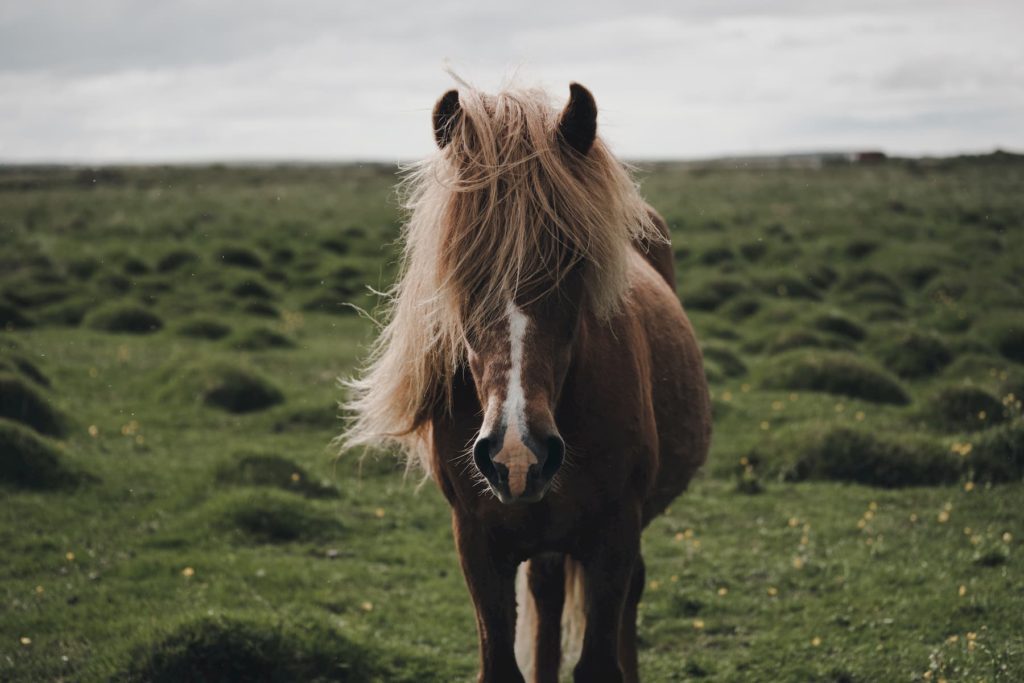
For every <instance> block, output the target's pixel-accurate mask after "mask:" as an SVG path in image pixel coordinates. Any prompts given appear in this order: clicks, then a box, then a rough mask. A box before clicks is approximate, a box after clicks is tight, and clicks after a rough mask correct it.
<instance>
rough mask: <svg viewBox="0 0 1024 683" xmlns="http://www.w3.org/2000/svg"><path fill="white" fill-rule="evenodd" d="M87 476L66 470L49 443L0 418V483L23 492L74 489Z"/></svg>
mask: <svg viewBox="0 0 1024 683" xmlns="http://www.w3.org/2000/svg"><path fill="white" fill-rule="evenodd" d="M86 479H87V477H86V476H85V475H84V474H83V473H81V472H79V471H77V470H76V469H74V468H72V467H69V466H68V465H67V464H66V462H65V459H64V456H63V455H62V453H61V452H60V450H58V448H57V446H56V445H55V444H53V443H52V442H51V441H49V440H47V439H45V438H43V437H41V436H39V435H38V434H36V433H35V432H34V431H32V430H31V429H28V428H27V427H25V426H23V425H21V424H18V423H16V422H12V421H10V420H7V419H3V418H0V482H2V483H3V484H5V485H11V486H14V487H17V488H24V489H40V490H48V489H58V488H68V487H73V486H75V485H76V484H79V483H81V482H83V481H85V480H86Z"/></svg>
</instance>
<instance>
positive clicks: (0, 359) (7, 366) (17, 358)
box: [0, 349, 50, 387]
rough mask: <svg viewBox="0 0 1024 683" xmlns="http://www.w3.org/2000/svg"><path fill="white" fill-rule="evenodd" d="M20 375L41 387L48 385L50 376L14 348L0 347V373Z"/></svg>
mask: <svg viewBox="0 0 1024 683" xmlns="http://www.w3.org/2000/svg"><path fill="white" fill-rule="evenodd" d="M3 372H7V373H11V374H16V375H21V376H22V377H25V378H27V379H30V380H32V381H33V382H35V383H36V384H38V385H39V386H41V387H49V386H50V378H49V377H47V376H46V374H45V373H44V372H43V371H42V370H40V369H39V368H38V367H37V366H36V364H35V363H33V362H32V361H30V360H29V359H28V358H26V357H25V356H23V355H22V354H20V353H18V352H17V351H15V350H9V351H8V350H5V349H0V373H3Z"/></svg>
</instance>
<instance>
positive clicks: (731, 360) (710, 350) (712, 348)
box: [702, 344, 747, 377]
mask: <svg viewBox="0 0 1024 683" xmlns="http://www.w3.org/2000/svg"><path fill="white" fill-rule="evenodd" d="M702 350H703V354H704V361H705V362H711V363H714V364H715V365H717V366H718V368H719V369H720V370H721V372H722V374H723V375H724V376H725V377H739V376H740V375H745V374H746V373H747V365H746V363H744V362H743V361H742V360H740V357H739V356H738V355H737V354H736V352H734V351H733V350H732V349H730V348H729V347H727V346H722V345H719V344H706V345H704V348H703V349H702Z"/></svg>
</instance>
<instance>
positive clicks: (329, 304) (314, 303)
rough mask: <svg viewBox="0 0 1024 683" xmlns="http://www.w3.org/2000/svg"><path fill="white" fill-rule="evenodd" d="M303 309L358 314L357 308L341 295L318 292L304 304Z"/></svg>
mask: <svg viewBox="0 0 1024 683" xmlns="http://www.w3.org/2000/svg"><path fill="white" fill-rule="evenodd" d="M302 310H304V311H310V312H315V313H330V314H332V315H357V312H356V310H355V309H353V308H352V306H351V305H349V302H347V301H345V299H344V298H343V297H341V296H338V295H334V294H318V295H317V296H315V297H313V298H312V299H310V300H309V301H307V302H306V303H305V304H304V305H303V306H302Z"/></svg>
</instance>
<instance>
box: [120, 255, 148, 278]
mask: <svg viewBox="0 0 1024 683" xmlns="http://www.w3.org/2000/svg"><path fill="white" fill-rule="evenodd" d="M121 271H122V272H123V273H125V274H126V275H146V274H147V273H149V265H148V264H147V263H146V262H145V261H143V260H142V259H140V258H138V257H136V256H129V257H128V258H126V259H125V260H124V262H123V263H122V264H121Z"/></svg>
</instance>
